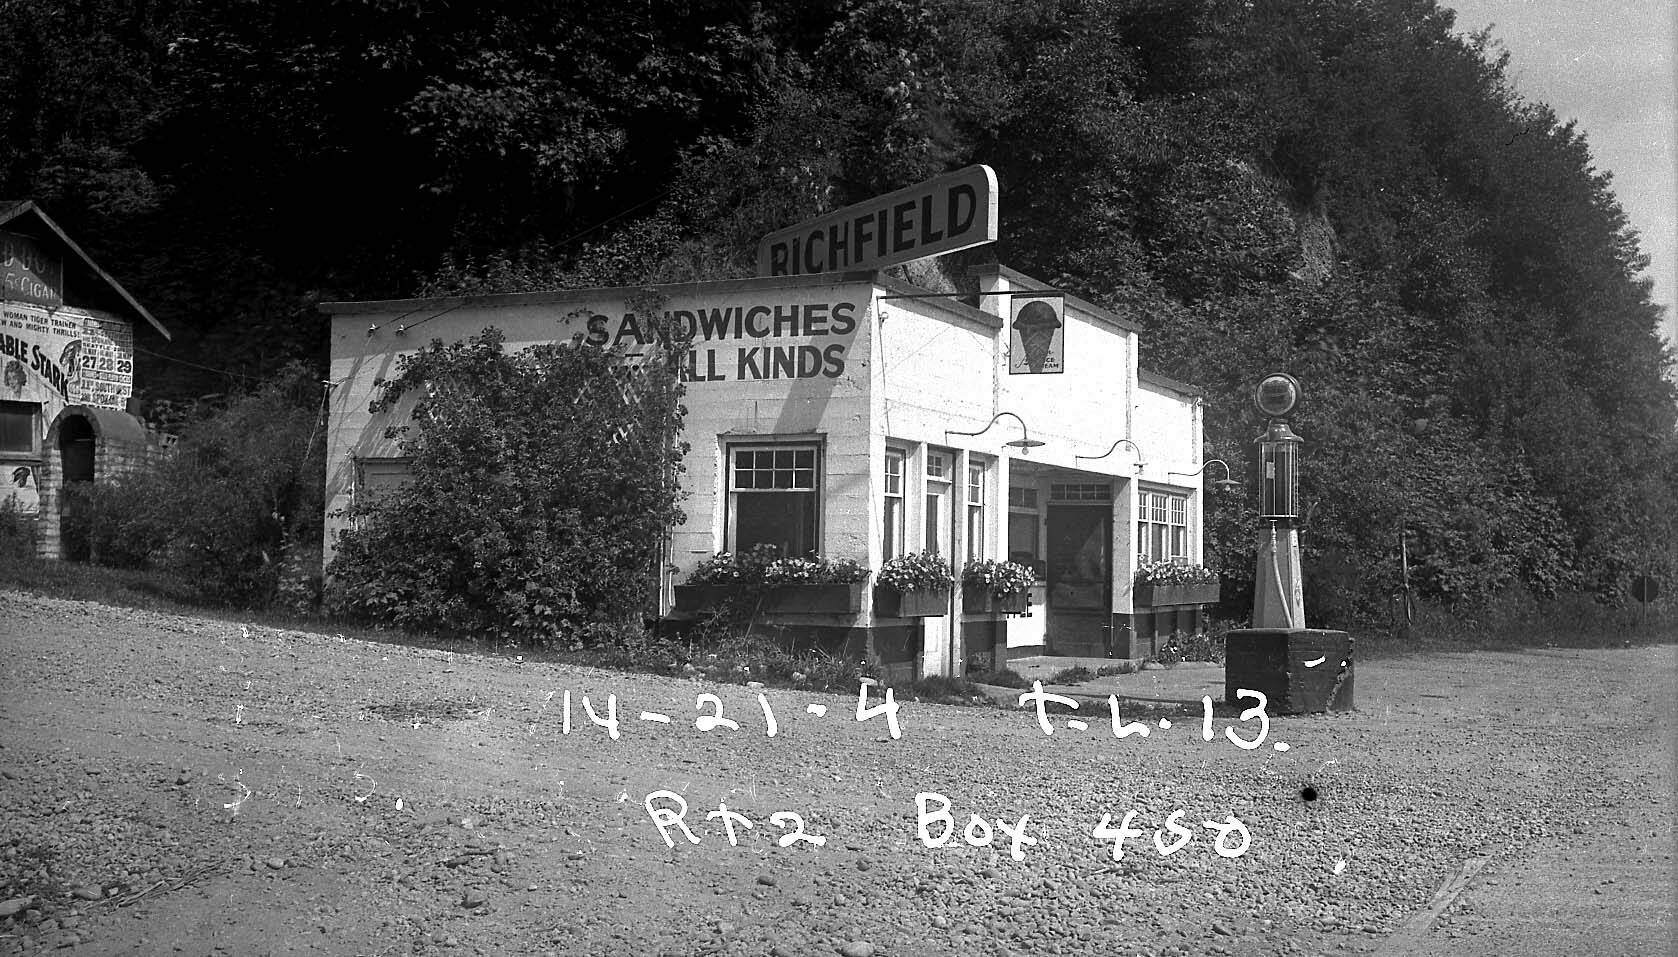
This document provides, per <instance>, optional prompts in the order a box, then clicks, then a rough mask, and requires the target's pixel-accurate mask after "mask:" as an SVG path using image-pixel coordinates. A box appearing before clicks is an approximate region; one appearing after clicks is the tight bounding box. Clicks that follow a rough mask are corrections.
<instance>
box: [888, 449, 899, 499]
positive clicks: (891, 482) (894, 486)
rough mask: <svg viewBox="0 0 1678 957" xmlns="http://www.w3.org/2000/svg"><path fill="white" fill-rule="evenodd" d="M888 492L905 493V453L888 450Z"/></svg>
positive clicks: (889, 493) (894, 493) (892, 493)
mask: <svg viewBox="0 0 1678 957" xmlns="http://www.w3.org/2000/svg"><path fill="white" fill-rule="evenodd" d="M886 494H887V495H902V494H903V453H902V452H893V451H890V450H887V452H886Z"/></svg>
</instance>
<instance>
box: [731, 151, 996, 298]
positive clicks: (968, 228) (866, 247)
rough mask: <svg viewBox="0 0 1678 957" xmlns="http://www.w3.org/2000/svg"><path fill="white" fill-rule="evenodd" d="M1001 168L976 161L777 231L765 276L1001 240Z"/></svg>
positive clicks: (763, 249)
mask: <svg viewBox="0 0 1678 957" xmlns="http://www.w3.org/2000/svg"><path fill="white" fill-rule="evenodd" d="M996 208H997V204H996V173H995V172H994V171H992V170H991V168H990V167H989V166H969V167H967V168H966V169H960V170H956V171H955V172H953V173H947V174H945V175H943V176H939V177H935V178H933V179H929V180H927V181H926V182H924V183H918V184H916V185H914V186H909V187H905V188H904V189H900V190H898V191H896V192H894V193H887V194H886V195H884V196H877V197H875V198H873V199H870V200H867V201H865V202H861V203H857V204H856V205H854V206H847V207H845V208H844V209H841V210H838V211H836V212H832V213H828V214H827V215H826V216H821V217H818V218H816V219H812V220H809V221H808V222H804V223H801V224H799V225H797V226H790V227H788V228H786V229H783V230H780V231H779V232H774V233H770V234H769V235H768V236H765V237H764V238H763V239H762V240H761V241H759V242H758V245H757V272H758V275H760V276H799V275H805V274H808V273H822V272H842V271H845V270H849V269H884V268H886V267H887V266H895V265H898V264H900V263H906V262H909V261H911V260H914V259H924V258H925V257H927V256H937V255H941V254H943V253H951V252H955V251H956V250H958V249H967V248H969V247H971V246H977V245H980V244H981V243H991V242H995V241H996V220H997V213H996Z"/></svg>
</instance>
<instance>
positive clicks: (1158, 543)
mask: <svg viewBox="0 0 1678 957" xmlns="http://www.w3.org/2000/svg"><path fill="white" fill-rule="evenodd" d="M1136 506H1137V508H1136V541H1137V551H1138V552H1139V553H1140V554H1141V555H1142V557H1143V559H1145V560H1146V561H1150V562H1157V561H1176V562H1186V561H1188V557H1189V550H1188V546H1189V527H1188V526H1189V519H1188V514H1189V500H1188V496H1186V495H1172V494H1170V493H1167V492H1142V493H1140V494H1138V495H1137V496H1136Z"/></svg>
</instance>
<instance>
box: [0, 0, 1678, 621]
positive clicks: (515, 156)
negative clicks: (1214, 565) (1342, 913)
mask: <svg viewBox="0 0 1678 957" xmlns="http://www.w3.org/2000/svg"><path fill="white" fill-rule="evenodd" d="M0 15H3V22H4V23H5V24H6V29H5V30H3V31H0V91H4V95H3V96H0V129H4V130H5V131H6V135H5V136H4V137H3V138H0V197H7V198H20V199H23V198H27V199H33V200H35V201H36V202H37V203H39V204H40V205H41V206H42V207H43V208H45V209H46V210H48V211H49V212H50V214H51V215H52V216H53V217H54V218H55V219H56V220H57V221H58V222H59V223H61V224H62V225H63V226H64V227H65V229H66V230H67V231H68V232H69V233H70V234H71V235H72V236H75V237H76V238H77V239H78V241H79V242H80V243H81V244H82V245H83V246H84V247H85V248H86V249H87V250H88V251H89V252H90V254H91V255H92V256H93V257H94V258H95V259H97V260H98V261H99V262H100V263H101V264H102V265H103V266H105V268H106V269H107V270H109V271H110V272H112V273H113V274H114V275H116V276H117V277H119V278H120V279H121V281H122V282H123V283H124V284H125V285H126V286H127V287H128V288H129V289H130V290H131V291H133V292H134V293H135V295H136V296H137V297H138V298H139V300H140V301H141V302H143V303H145V304H146V305H147V306H148V308H150V309H151V311H152V312H153V313H155V314H156V315H157V316H158V317H159V318H160V319H161V320H162V321H163V322H164V323H166V324H167V325H169V326H170V327H171V329H172V330H173V331H174V332H175V333H176V337H175V342H174V343H172V344H170V345H168V346H167V347H165V346H161V345H154V346H150V347H148V349H149V350H151V351H147V352H144V353H142V354H141V355H140V357H139V359H140V371H139V374H138V376H137V381H138V382H139V383H140V384H141V387H142V389H143V390H144V391H145V392H146V394H147V396H148V398H151V399H154V400H158V399H162V400H167V399H183V398H190V397H193V396H196V395H199V394H202V393H208V392H229V391H234V390H235V389H238V388H242V387H245V386H250V385H254V384H255V383H257V382H259V381H262V380H264V379H267V378H270V377H271V376H273V375H274V374H275V373H277V372H278V371H279V370H280V369H281V368H282V367H284V366H285V364H286V363H288V362H290V361H293V360H303V361H305V362H309V363H314V364H317V365H323V363H324V354H323V352H324V344H325V321H324V318H323V317H322V316H321V315H320V314H319V313H318V312H317V310H316V308H315V306H316V304H317V303H318V302H320V301H323V300H342V299H376V298H392V297H399V296H409V295H414V294H418V293H422V292H431V293H436V292H452V291H463V290H507V289H528V288H543V287H552V286H558V285H576V284H587V285H603V284H640V283H647V282H656V281H674V280H690V279H713V278H726V277H736V276H744V275H750V274H751V272H752V263H751V259H752V250H753V247H754V244H755V242H756V240H757V238H758V237H759V236H760V235H762V234H763V233H765V232H768V231H771V230H773V229H776V228H779V227H781V226H785V225H788V224H791V223H793V222H796V221H798V220H800V219H803V218H805V217H808V216H811V215H813V214H816V213H818V212H822V211H825V210H828V209H832V208H836V207H839V206H843V205H846V204H848V203H851V202H854V201H857V200H859V199H862V198H866V197H868V196H871V195H874V194H877V193H880V192H884V191H888V190H891V189H894V188H897V187H900V186H904V185H907V184H909V183H912V182H916V181H918V180H921V179H924V178H926V177H928V176H930V175H934V174H937V173H939V172H943V171H945V170H949V169H953V168H957V167H960V166H964V165H967V164H971V163H986V164H989V165H990V166H992V167H993V168H994V169H995V170H996V172H997V174H998V178H999V181H1000V184H1001V190H1002V217H1003V218H1002V225H1001V240H1000V241H999V242H998V243H996V244H995V245H994V246H992V247H985V248H981V249H978V250H973V251H970V252H969V253H967V254H962V255H963V256H965V257H967V258H966V259H965V260H964V261H965V262H975V261H983V260H990V261H1000V262H1002V263H1004V264H1006V265H1008V266H1011V267H1014V268H1016V269H1019V270H1021V271H1023V272H1025V273H1027V274H1030V275H1033V276H1036V277H1039V278H1041V279H1044V280H1046V281H1052V282H1055V283H1057V284H1060V285H1061V286H1063V287H1064V288H1066V289H1068V290H1070V291H1074V292H1076V293H1077V294H1079V295H1081V296H1083V297H1085V298H1087V299H1089V300H1091V301H1093V302H1096V303H1099V304H1101V305H1103V306H1106V307H1107V308H1110V309H1112V310H1115V311H1117V312H1119V313H1121V314H1123V315H1124V316H1126V317H1128V318H1130V319H1132V320H1134V321H1135V322H1137V323H1139V324H1140V325H1141V326H1142V327H1143V328H1144V329H1145V334H1144V337H1143V343H1144V345H1143V348H1144V354H1143V356H1142V362H1143V365H1144V366H1145V367H1146V368H1148V369H1150V370H1152V371H1155V372H1159V373H1162V374H1164V375H1166V376H1169V377H1172V378H1175V379H1180V380H1183V381H1186V382H1190V383H1194V384H1196V385H1199V386H1201V387H1203V388H1204V389H1205V390H1206V394H1207V395H1206V402H1207V406H1206V435H1207V442H1208V448H1207V450H1206V451H1207V454H1208V457H1213V456H1215V457H1218V458H1222V459H1225V460H1227V461H1229V462H1230V463H1231V464H1232V465H1234V466H1235V467H1236V471H1237V473H1240V472H1241V470H1242V468H1243V467H1244V466H1245V464H1246V463H1247V462H1248V461H1249V460H1250V453H1249V449H1250V444H1251V440H1252V438H1253V437H1254V436H1255V435H1256V434H1257V431H1258V429H1259V425H1260V424H1259V423H1258V422H1256V421H1255V419H1254V417H1253V414H1252V413H1251V411H1250V405H1249V401H1248V389H1249V388H1250V386H1251V383H1252V382H1254V381H1255V380H1256V378H1257V377H1258V376H1259V375H1261V374H1262V373H1264V372H1266V371H1271V370H1273V369H1285V370H1287V371H1290V372H1292V373H1294V374H1295V375H1297V376H1298V377H1300V378H1301V379H1302V380H1303V381H1304V382H1305V383H1306V388H1307V391H1308V405H1307V407H1306V410H1305V412H1304V414H1303V416H1302V418H1301V419H1300V421H1299V422H1298V423H1297V428H1298V431H1299V432H1300V433H1301V434H1303V435H1304V436H1305V437H1306V439H1307V440H1308V444H1307V446H1306V456H1307V459H1306V462H1307V465H1306V470H1305V475H1306V489H1305V495H1304V498H1305V501H1306V502H1307V504H1308V507H1309V509H1310V511H1309V514H1308V516H1307V522H1306V531H1305V541H1306V546H1307V566H1308V570H1309V575H1310V577H1311V580H1312V583H1313V584H1312V591H1313V599H1312V600H1313V604H1314V606H1315V608H1316V612H1314V617H1315V618H1316V619H1317V620H1318V621H1326V622H1328V623H1335V622H1337V621H1347V620H1351V619H1353V618H1354V617H1358V618H1368V617H1371V616H1375V615H1378V614H1380V613H1382V611H1383V608H1384V602H1385V601H1386V600H1387V598H1388V597H1389V596H1390V595H1391V594H1392V593H1393V591H1394V590H1395V589H1396V588H1397V587H1398V579H1399V573H1398V568H1399V550H1398V542H1399V535H1400V530H1401V529H1405V530H1407V531H1408V534H1409V536H1410V539H1409V541H1410V545H1409V548H1410V558H1411V563H1412V573H1413V576H1414V577H1413V581H1414V583H1415V584H1416V585H1417V586H1418V587H1419V588H1421V589H1422V591H1423V592H1424V594H1426V595H1428V596H1431V597H1432V598H1434V599H1436V600H1438V601H1441V602H1444V603H1446V604H1450V605H1453V606H1472V605H1476V604H1480V603H1483V602H1486V601H1489V600H1491V599H1493V598H1494V596H1497V595H1498V594H1500V593H1504V592H1509V591H1514V592H1531V593H1533V594H1535V595H1539V596H1550V595H1555V594H1558V593H1567V592H1585V593H1591V594H1595V595H1598V596H1600V597H1601V598H1603V599H1604V600H1610V601H1623V600H1626V599H1625V597H1624V596H1625V589H1626V588H1627V586H1628V583H1629V581H1630V580H1631V577H1632V576H1633V575H1635V574H1638V573H1651V574H1655V575H1657V576H1660V577H1664V579H1665V580H1666V581H1667V582H1671V581H1672V578H1673V573H1674V571H1675V570H1678V567H1675V566H1678V552H1675V548H1678V546H1675V545H1674V542H1678V432H1675V414H1678V405H1675V401H1674V392H1673V387H1672V385H1671V381H1672V380H1671V378H1670V376H1669V374H1668V373H1669V371H1670V369H1671V364H1672V361H1673V357H1672V356H1671V354H1670V353H1669V352H1667V351H1665V350H1663V348H1662V344H1661V342H1660V340H1659V338H1658V336H1657V333H1656V329H1657V326H1658V320H1659V310H1658V308H1657V307H1656V306H1654V305H1653V304H1652V303H1651V301H1650V286H1649V283H1648V282H1647V281H1646V280H1644V279H1643V278H1641V271H1642V270H1643V268H1644V266H1645V260H1644V259H1643V257H1642V255H1641V254H1640V252H1639V249H1638V240H1637V236H1636V235H1635V234H1634V232H1633V231H1632V230H1631V229H1630V228H1629V226H1628V223H1627V221H1626V217H1625V215H1624V213H1623V212H1622V210H1621V208H1620V206H1619V205H1618V203H1617V202H1616V200H1615V197H1614V193H1613V187H1612V183H1611V182H1610V180H1609V178H1608V176H1607V175H1605V174H1603V173H1602V172H1600V171H1598V170H1597V169H1595V168H1594V166H1593V163H1592V157H1591V153H1590V150H1589V146H1588V143H1587V141H1586V139H1585V137H1584V135H1583V134H1582V133H1581V132H1580V131H1579V130H1577V129H1575V128H1573V127H1572V126H1571V125H1569V124H1564V123H1561V122H1559V121H1558V120H1557V117H1556V116H1555V115H1554V113H1552V112H1551V111H1550V110H1549V109H1548V108H1547V107H1545V106H1544V105H1543V104H1541V103H1534V102H1530V101H1527V100H1525V99H1523V98H1522V97H1521V96H1520V95H1519V94H1518V93H1517V92H1516V91H1515V90H1514V89H1513V88H1512V86H1511V83H1510V79H1509V70H1510V68H1509V64H1508V63H1507V62H1506V58H1505V57H1504V56H1502V55H1501V54H1500V53H1499V52H1498V50H1497V49H1495V48H1494V47H1492V46H1491V45H1490V44H1489V43H1488V41H1487V40H1486V39H1485V38H1484V37H1464V36H1462V35H1460V34H1458V33H1457V32H1456V30H1455V25H1454V22H1453V19H1454V18H1453V14H1452V13H1451V12H1450V11H1449V10H1448V9H1446V8H1443V7H1441V6H1439V5H1438V4H1437V3H1435V2H1434V0H1384V2H1380V3H1369V2H1363V0H1286V2H1284V0H1247V2H1237V0H760V2H750V3H748V2H743V0H627V2H625V0H611V2H596V0H579V2H569V3H563V4H538V5H534V6H532V5H529V4H524V3H510V2H507V0H484V2H479V3H471V4H431V3H423V2H419V0H298V2H294V3H287V4H271V3H262V2H257V0H190V2H189V0H77V2H71V0H29V2H21V0H4V2H0ZM957 264H958V265H959V264H960V263H957ZM948 272H950V273H951V274H954V273H956V272H958V271H956V270H948ZM919 278H925V277H919ZM926 281H934V280H933V279H928V280H926ZM165 349H166V350H167V355H163V354H161V352H162V351H163V350H165ZM159 407H164V406H163V405H162V404H161V403H160V404H159ZM1247 504H1248V505H1249V506H1250V503H1247ZM1252 511H1253V510H1252V508H1251V507H1243V503H1242V502H1240V501H1239V495H1236V496H1234V497H1233V498H1232V499H1223V500H1220V501H1219V502H1218V503H1217V509H1216V511H1215V514H1213V515H1212V519H1213V520H1212V521H1211V522H1210V523H1209V537H1210V539H1211V542H1210V544H1211V554H1212V555H1213V558H1214V560H1215V561H1217V562H1219V563H1221V564H1223V565H1224V566H1225V567H1226V568H1228V569H1231V570H1234V571H1235V572H1236V573H1237V574H1239V573H1240V570H1241V569H1243V568H1247V569H1250V568H1251V559H1250V550H1251V544H1250V543H1251V542H1252V541H1253V535H1252V530H1251V527H1250V523H1251V522H1252V519H1251V515H1252Z"/></svg>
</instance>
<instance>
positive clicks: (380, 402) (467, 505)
mask: <svg viewBox="0 0 1678 957" xmlns="http://www.w3.org/2000/svg"><path fill="white" fill-rule="evenodd" d="M637 311H638V312H645V314H647V315H649V316H657V315H659V314H660V311H659V310H657V309H645V308H643V307H639V306H638V307H637ZM659 341H668V340H667V339H665V338H662V337H661V338H660V340H659ZM652 351H653V352H654V353H656V355H650V356H649V357H648V358H647V359H646V360H645V362H644V364H641V365H631V364H630V363H629V362H628V361H627V358H626V357H625V356H624V354H623V353H622V352H620V351H618V350H614V349H602V348H597V347H594V346H590V345H587V344H585V343H581V342H577V343H572V344H563V345H540V346H533V347H530V348H527V349H524V350H522V351H520V352H519V353H517V354H516V355H507V354H506V353H505V352H504V351H503V349H502V336H501V333H500V332H499V331H497V330H495V329H486V330H484V331H483V333H481V334H479V335H477V336H474V337H472V338H471V339H470V340H468V341H465V342H456V343H453V344H451V345H445V344H444V343H443V342H441V341H440V340H434V341H433V342H432V343H431V344H430V345H429V346H428V347H427V348H426V349H424V350H422V351H420V352H418V353H416V354H413V355H410V356H406V357H404V358H403V359H402V360H401V364H400V366H399V370H398V374H397V376H396V378H394V379H392V380H389V381H386V382H382V383H381V385H380V392H379V394H378V397H377V398H376V399H375V401H374V403H373V408H374V410H375V411H386V410H390V409H393V408H395V407H396V406H397V404H398V403H399V402H402V401H404V400H406V399H408V398H409V397H412V396H418V399H417V401H415V402H414V405H413V412H412V417H411V421H412V425H411V426H405V427H403V426H399V427H395V428H393V429H392V430H391V432H390V435H391V437H393V438H397V439H400V440H401V448H402V451H403V454H405V455H408V456H411V457H412V461H413V465H412V470H413V478H412V481H411V482H410V483H409V484H408V485H407V486H405V487H404V488H402V489H401V490H399V491H393V492H391V493H388V494H385V495H382V496H379V497H378V498H376V499H373V500H371V501H365V502H363V503H360V504H358V505H357V506H356V507H355V508H354V509H353V510H352V511H351V516H352V517H353V518H354V519H356V522H357V524H356V527H355V528H353V529H352V530H351V531H348V532H346V533H344V535H343V537H342V538H341V539H340V540H339V541H338V543H337V555H336V557H335V559H334V560H333V563H332V567H331V568H330V569H329V573H328V585H327V602H328V606H329V607H330V608H331V609H332V610H333V611H335V612H337V613H340V614H344V615H347V616H350V617H354V618H365V619H372V620H377V621H384V622H388V623H391V624H395V625H398V626H400V627H402V628H405V629H410V630H416V631H423V632H433V633H437V632H441V633H452V634H457V635H461V636H463V637H468V638H473V639H484V640H492V641H511V642H518V643H529V644H538V645H540V644H547V643H551V642H563V643H566V644H576V643H583V644H590V645H595V644H600V643H602V642H605V641H609V640H611V639H612V637H613V636H614V635H617V634H621V633H623V632H624V631H626V630H628V629H633V628H638V627H639V626H640V617H641V614H642V611H643V610H644V608H645V607H646V605H647V603H648V601H649V599H650V597H651V596H650V595H649V590H648V587H647V585H648V575H647V569H648V568H649V566H650V565H651V564H652V562H653V560H654V558H655V556H656V554H657V549H658V545H659V543H660V541H661V539H662V536H663V535H664V533H665V532H666V531H667V530H668V529H669V528H670V527H671V526H673V525H674V524H675V523H676V522H678V521H680V519H681V517H682V515H681V511H680V509H679V508H678V507H677V505H678V500H679V497H680V486H679V484H678V481H677V479H678V475H679V472H680V470H681V461H682V456H683V453H684V452H685V446H684V445H682V444H681V443H680V442H679V441H678V440H677V436H678V435H679V434H680V431H681V423H682V415H683V409H682V407H681V404H680V401H679V400H680V396H681V392H682V389H681V384H680V382H679V379H678V368H677V365H676V360H677V358H678V357H679V356H680V355H681V354H682V353H683V351H685V349H684V348H683V347H681V346H680V345H679V343H672V347H671V348H670V349H668V350H664V351H663V352H661V353H660V352H658V350H652Z"/></svg>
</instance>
